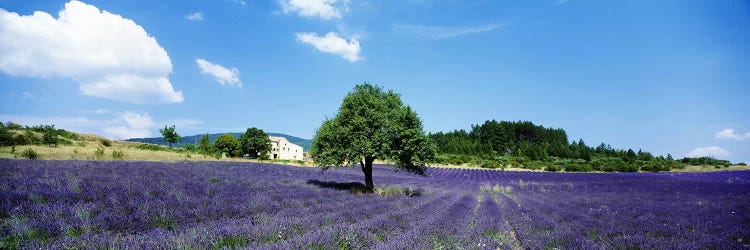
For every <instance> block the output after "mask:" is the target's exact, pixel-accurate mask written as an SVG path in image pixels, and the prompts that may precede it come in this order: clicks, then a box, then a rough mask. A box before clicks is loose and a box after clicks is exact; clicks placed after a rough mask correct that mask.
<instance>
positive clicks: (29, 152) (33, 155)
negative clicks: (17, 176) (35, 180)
mask: <svg viewBox="0 0 750 250" xmlns="http://www.w3.org/2000/svg"><path fill="white" fill-rule="evenodd" d="M21 156H22V157H24V158H28V159H37V158H39V154H38V153H37V152H36V151H34V150H33V149H31V148H26V150H24V151H23V152H21Z"/></svg>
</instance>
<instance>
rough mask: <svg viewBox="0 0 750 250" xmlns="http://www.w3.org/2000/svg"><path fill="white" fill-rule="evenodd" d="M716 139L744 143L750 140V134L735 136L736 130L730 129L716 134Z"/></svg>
mask: <svg viewBox="0 0 750 250" xmlns="http://www.w3.org/2000/svg"><path fill="white" fill-rule="evenodd" d="M716 139H733V140H737V141H744V140H746V139H750V132H746V133H744V134H735V133H734V129H731V128H728V129H725V130H722V131H719V132H717V133H716Z"/></svg>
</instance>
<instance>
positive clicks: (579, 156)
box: [429, 120, 730, 172]
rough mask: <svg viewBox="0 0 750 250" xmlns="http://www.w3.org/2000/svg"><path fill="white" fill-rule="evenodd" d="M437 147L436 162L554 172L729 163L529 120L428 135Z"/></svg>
mask: <svg viewBox="0 0 750 250" xmlns="http://www.w3.org/2000/svg"><path fill="white" fill-rule="evenodd" d="M429 136H430V138H431V139H432V140H433V141H435V142H436V144H437V145H438V154H439V157H438V162H440V163H447V164H464V163H472V164H476V165H479V166H485V167H491V168H494V167H504V166H507V165H512V166H520V167H526V168H539V167H543V168H545V169H549V170H552V171H555V170H562V169H564V170H566V171H592V170H597V171H623V172H630V171H639V170H643V171H669V170H670V169H672V168H679V167H682V166H684V165H712V166H728V165H729V164H730V163H729V162H728V161H722V160H714V159H711V158H706V157H704V158H699V159H698V160H691V159H690V158H685V159H683V160H680V161H676V160H675V159H673V158H672V156H671V155H667V156H666V157H665V156H654V155H653V154H651V153H649V152H645V151H642V150H640V149H639V150H638V151H635V150H633V149H627V150H625V149H615V148H613V147H612V146H610V145H608V144H604V143H601V144H599V145H598V146H596V147H591V146H588V145H586V143H585V142H584V141H583V140H582V139H579V140H578V141H573V142H568V136H567V134H566V132H565V130H563V129H559V128H545V127H544V126H540V125H535V124H533V123H532V122H529V121H517V122H512V121H500V122H498V121H495V120H491V121H486V122H485V123H484V124H482V125H472V126H471V130H470V131H465V130H455V131H452V132H447V133H443V132H438V133H434V134H430V135H429Z"/></svg>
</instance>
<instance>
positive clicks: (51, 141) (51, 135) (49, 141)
mask: <svg viewBox="0 0 750 250" xmlns="http://www.w3.org/2000/svg"><path fill="white" fill-rule="evenodd" d="M42 141H43V142H44V144H46V145H47V146H50V147H51V146H53V145H54V146H57V141H58V139H57V133H55V130H46V131H44V134H43V136H42Z"/></svg>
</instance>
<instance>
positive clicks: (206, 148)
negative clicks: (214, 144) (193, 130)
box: [198, 134, 211, 154]
mask: <svg viewBox="0 0 750 250" xmlns="http://www.w3.org/2000/svg"><path fill="white" fill-rule="evenodd" d="M198 149H199V150H200V151H201V152H203V153H206V154H208V153H210V152H211V138H210V137H208V134H204V135H202V136H201V140H200V143H199V144H198Z"/></svg>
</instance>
